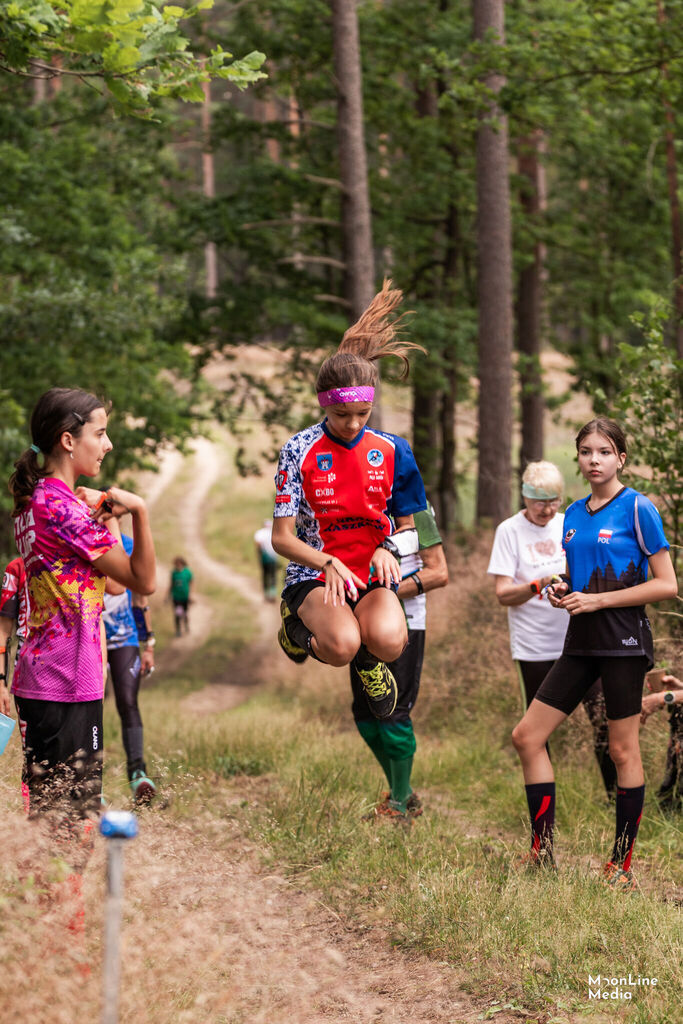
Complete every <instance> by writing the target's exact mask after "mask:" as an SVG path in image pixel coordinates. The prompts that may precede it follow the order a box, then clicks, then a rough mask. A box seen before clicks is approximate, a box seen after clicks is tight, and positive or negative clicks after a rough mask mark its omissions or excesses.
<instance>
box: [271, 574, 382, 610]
mask: <svg viewBox="0 0 683 1024" xmlns="http://www.w3.org/2000/svg"><path fill="white" fill-rule="evenodd" d="M324 586H325V580H302V582H301V583H292V585H291V587H287V588H286V589H285V590H283V592H282V597H283V599H284V600H285V602H286V604H287V607H288V608H289V610H290V611H291V612H294V614H295V615H296V613H297V612H298V611H299V608H300V607H301V605H302V604H303V602H304V601H305V600H306V598H307V597H308V595H309V594H310V593H311V591H312V590H315V589H316V587H324ZM381 586H382V584H381V583H380V582H379V580H373V582H372V583H371V584H370V586H369V587H368V588H367V590H359V591H358V600H357V601H352V600H351V598H350V597H349V595H348V594H346V595H345V596H344V600H345V601H346V603H347V604H348V605H349V607H350V608H351V609H352V610H353V609H354V608H355V607H356V605H357V604H360V602H361V601H362V600H363V598H364V597H366V595H367V594H369V593H370V591H372V590H378V589H379V588H380V587H381ZM387 589H391V590H393V592H394V593H396V591H397V590H398V583H392V584H391V588H388V587H387Z"/></svg>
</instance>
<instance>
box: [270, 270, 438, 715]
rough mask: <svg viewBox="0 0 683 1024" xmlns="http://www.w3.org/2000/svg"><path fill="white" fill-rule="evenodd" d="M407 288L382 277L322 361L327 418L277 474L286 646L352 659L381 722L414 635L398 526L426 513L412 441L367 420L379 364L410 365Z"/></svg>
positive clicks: (301, 437)
mask: <svg viewBox="0 0 683 1024" xmlns="http://www.w3.org/2000/svg"><path fill="white" fill-rule="evenodd" d="M401 298H402V295H401V292H400V291H398V290H396V289H392V288H391V282H390V281H385V282H384V286H383V288H382V291H381V292H380V293H379V294H378V295H376V296H375V298H374V299H373V301H372V302H371V304H370V306H369V307H368V309H367V310H366V312H365V313H364V314H363V316H362V317H361V318H360V320H359V321H358V322H357V323H356V324H354V325H353V326H352V327H350V328H349V329H348V331H347V332H346V334H345V335H344V337H343V339H342V342H341V345H340V346H339V350H338V352H337V353H336V355H334V356H332V357H331V358H330V359H327V360H325V362H324V363H323V365H322V366H321V368H320V371H319V373H318V378H317V382H316V390H317V393H318V402H319V403H320V406H321V408H322V409H323V410H324V412H325V418H324V419H323V421H322V422H321V423H317V424H316V425H315V426H313V427H309V428H308V429H307V430H303V431H301V432H300V433H298V434H295V435H294V437H292V438H290V440H289V441H288V442H287V443H286V444H285V445H284V447H283V448H282V451H281V453H280V461H279V465H278V472H277V476H276V478H275V481H276V489H277V493H276V498H275V510H274V524H273V538H272V543H273V547H274V549H275V550H276V551H277V552H278V554H280V555H282V556H283V557H285V558H287V559H289V565H288V567H287V575H286V578H285V589H284V591H283V595H282V596H283V601H282V604H281V606H280V611H281V615H282V625H281V628H280V632H279V633H278V640H279V642H280V646H281V647H282V649H283V650H284V652H285V654H286V655H287V656H288V657H289V658H291V659H292V660H293V661H296V662H302V661H304V660H305V659H306V658H307V657H308V656H309V655H310V656H312V657H314V658H317V659H318V660H319V661H323V662H326V663H327V664H330V665H338V666H341V665H348V664H349V663H351V662H353V663H354V665H355V667H356V669H357V671H358V675H359V677H360V680H361V682H362V685H363V687H364V689H365V693H366V696H367V698H368V703H369V706H370V708H371V710H372V712H373V714H374V715H375V716H376V717H378V718H385V717H387V716H389V715H390V714H391V713H392V711H393V710H394V707H395V705H396V681H395V679H394V677H393V675H392V673H391V672H390V671H389V669H388V668H387V665H386V663H387V662H390V661H395V660H396V658H398V656H399V655H400V653H401V651H402V650H403V648H404V647H405V645H406V643H407V639H408V634H407V627H406V621H405V616H404V614H403V610H402V608H401V604H400V601H399V600H398V597H397V596H396V590H397V588H398V584H399V582H400V579H401V574H400V570H399V565H398V560H397V557H396V555H397V550H396V547H395V545H394V543H393V542H392V541H391V538H390V534H391V532H392V525H391V520H390V518H389V517H390V516H391V517H393V520H394V522H395V524H396V529H397V531H398V530H401V529H407V528H412V527H413V526H414V523H413V514H414V513H415V512H419V511H421V510H422V509H424V508H426V505H427V502H426V498H425V493H424V487H423V484H422V479H421V477H420V473H419V471H418V468H417V465H416V464H415V458H414V456H413V453H412V451H411V450H410V446H409V444H408V443H407V442H406V441H404V440H403V439H402V438H400V437H396V436H395V435H393V434H388V433H385V432H384V431H379V430H374V429H372V428H370V427H368V425H367V424H368V420H369V418H370V414H371V412H372V403H373V400H374V396H375V388H376V387H377V385H378V383H379V374H378V371H377V367H376V365H375V363H376V361H377V360H378V359H379V358H380V357H381V356H385V355H395V356H398V357H399V358H400V359H402V360H403V363H404V365H405V367H406V370H407V368H408V360H407V359H406V355H405V353H406V351H407V350H409V349H411V348H417V347H418V346H416V345H414V344H412V343H411V342H405V341H398V340H397V339H396V334H397V330H398V326H399V319H398V318H397V317H396V316H395V315H394V311H395V309H396V306H397V305H398V303H399V302H400V301H401Z"/></svg>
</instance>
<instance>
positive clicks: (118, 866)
mask: <svg viewBox="0 0 683 1024" xmlns="http://www.w3.org/2000/svg"><path fill="white" fill-rule="evenodd" d="M100 832H101V833H102V835H103V836H104V837H105V838H106V840H107V906H106V911H105V917H104V966H103V978H102V1024H118V1019H119V976H120V963H121V951H120V941H119V940H120V932H121V907H122V903H123V847H124V846H125V844H126V841H127V840H128V839H134V838H135V836H136V835H137V834H138V820H137V818H136V817H135V815H134V814H131V813H130V812H129V811H108V812H107V813H106V814H104V815H103V816H102V819H101V821H100Z"/></svg>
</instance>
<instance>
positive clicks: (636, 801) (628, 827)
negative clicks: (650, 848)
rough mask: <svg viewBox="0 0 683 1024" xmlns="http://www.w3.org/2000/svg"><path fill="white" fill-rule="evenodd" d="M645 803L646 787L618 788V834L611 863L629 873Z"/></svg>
mask: <svg viewBox="0 0 683 1024" xmlns="http://www.w3.org/2000/svg"><path fill="white" fill-rule="evenodd" d="M644 803H645V786H633V788H632V789H624V787H623V786H619V785H618V786H617V832H616V836H615V839H614V849H613V850H612V857H611V861H610V862H611V863H612V864H616V865H617V866H618V867H621V868H623V869H624V871H628V869H629V868H630V867H631V855H632V853H633V845H634V843H635V841H636V836H637V835H638V828H639V826H640V819H641V818H642V816H643V804H644Z"/></svg>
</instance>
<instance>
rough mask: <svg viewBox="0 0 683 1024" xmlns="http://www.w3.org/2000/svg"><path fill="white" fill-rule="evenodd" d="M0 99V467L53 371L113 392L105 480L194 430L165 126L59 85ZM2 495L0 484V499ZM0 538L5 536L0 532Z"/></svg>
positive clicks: (195, 400)
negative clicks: (51, 90)
mask: <svg viewBox="0 0 683 1024" xmlns="http://www.w3.org/2000/svg"><path fill="white" fill-rule="evenodd" d="M26 99H27V97H25V96H24V95H23V87H18V88H17V89H16V90H15V92H14V94H13V96H12V101H11V102H0V136H1V137H2V140H3V141H2V143H0V193H1V195H2V209H3V213H2V216H1V217H0V240H1V241H0V322H1V323H2V344H1V345H0V379H1V380H2V384H3V388H4V389H6V392H7V393H8V394H9V395H11V401H10V402H5V401H3V403H2V412H1V413H0V438H1V443H0V477H1V478H2V479H3V480H5V481H6V480H7V479H8V477H9V475H10V472H11V468H12V463H13V462H14V460H15V459H16V458H17V457H18V455H19V454H20V452H22V451H23V450H24V449H25V448H26V447H27V445H28V444H29V441H30V438H29V436H28V422H27V421H28V417H29V415H30V410H31V408H32V406H33V404H34V403H35V400H36V399H37V397H38V396H39V395H40V394H41V393H42V391H44V390H45V389H46V388H48V387H50V386H52V385H55V384H59V385H62V386H78V387H83V388H86V389H88V390H92V391H95V392H97V393H99V394H102V395H103V396H104V397H106V398H107V399H109V400H110V401H111V402H112V403H113V411H112V416H111V419H110V428H111V436H112V440H113V442H114V446H115V447H114V451H113V452H112V453H111V455H110V456H109V457H108V458H107V461H106V463H105V472H106V474H107V479H114V478H116V477H117V476H119V475H120V473H121V470H122V469H124V468H125V467H127V466H134V465H140V464H147V463H149V460H150V456H151V455H152V454H153V453H154V452H155V451H156V449H157V448H158V447H159V445H160V444H162V443H164V442H175V443H182V441H183V439H184V438H186V437H188V436H189V435H190V434H191V433H192V432H193V431H194V429H195V424H196V422H197V417H198V414H199V412H200V403H201V401H202V387H201V386H200V383H199V381H198V380H197V378H196V374H195V368H194V365H193V360H192V358H191V356H190V354H189V352H188V349H187V347H186V345H185V338H184V337H183V336H182V334H180V333H179V332H178V330H177V328H176V326H175V325H176V324H177V322H178V321H179V319H180V318H181V316H182V314H183V311H184V309H185V304H186V301H187V297H186V284H185V280H186V277H187V275H188V264H187V259H186V257H185V256H184V255H183V254H182V253H176V252H174V251H173V249H172V248H171V241H170V240H171V236H172V235H173V233H174V223H175V215H174V211H173V203H172V193H171V192H170V191H169V189H170V186H171V183H172V182H173V180H174V179H176V178H177V177H178V171H177V168H176V166H175V161H174V159H173V157H172V154H171V152H170V150H169V149H168V148H167V146H166V139H167V133H166V131H165V130H162V129H157V128H154V127H152V126H150V125H148V124H143V123H141V122H139V121H130V120H128V121H121V120H112V119H111V118H110V117H108V116H107V114H106V108H105V107H104V104H103V102H102V101H101V100H97V99H96V98H93V97H91V95H90V94H87V95H84V94H83V93H76V92H75V93H74V94H73V95H71V94H70V90H63V92H62V93H61V94H60V95H59V97H58V98H57V99H56V100H55V101H54V102H53V103H50V104H41V105H39V106H30V105H28V104H27V102H26ZM8 507H9V495H8V493H7V491H6V489H5V488H4V487H3V489H2V491H0V508H2V509H3V510H6V509H7V508H8ZM0 550H2V551H3V552H6V551H7V550H8V547H7V545H6V543H4V542H3V538H2V537H0Z"/></svg>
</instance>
